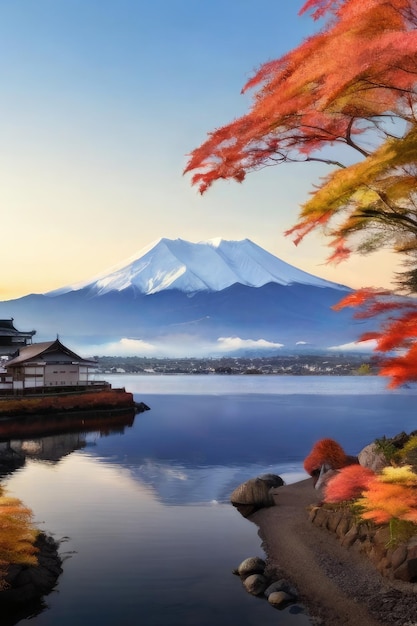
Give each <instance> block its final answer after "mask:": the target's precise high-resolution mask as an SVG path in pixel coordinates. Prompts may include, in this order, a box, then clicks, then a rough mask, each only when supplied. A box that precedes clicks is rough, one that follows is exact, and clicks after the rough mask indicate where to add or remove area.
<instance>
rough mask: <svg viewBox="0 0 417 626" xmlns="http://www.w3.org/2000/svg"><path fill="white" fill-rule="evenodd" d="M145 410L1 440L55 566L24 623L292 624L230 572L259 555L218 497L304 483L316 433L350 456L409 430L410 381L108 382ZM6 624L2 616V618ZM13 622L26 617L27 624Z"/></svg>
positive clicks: (294, 611) (246, 528)
mask: <svg viewBox="0 0 417 626" xmlns="http://www.w3.org/2000/svg"><path fill="white" fill-rule="evenodd" d="M107 379H108V380H109V381H110V382H111V383H112V384H113V386H114V387H120V386H124V387H126V389H127V390H128V391H132V392H133V393H134V394H135V399H136V400H137V401H138V402H139V401H143V402H145V403H146V404H148V405H149V406H150V407H151V410H150V411H146V412H145V413H140V414H138V415H136V417H135V418H134V420H129V419H127V420H125V423H123V420H122V422H120V423H118V424H114V425H108V426H106V425H105V424H102V425H96V424H95V425H94V428H89V427H88V425H87V424H86V425H85V427H83V428H79V429H78V432H72V433H65V434H55V435H50V436H47V437H43V438H35V437H29V438H27V439H25V440H13V441H11V442H10V445H11V446H12V447H13V448H14V449H16V450H18V451H19V454H20V455H21V458H22V463H21V466H20V467H18V468H16V469H15V470H14V471H13V472H12V473H9V474H8V475H6V476H5V477H4V478H3V484H4V485H5V486H6V487H7V489H8V491H9V493H10V495H14V496H16V497H18V498H20V499H21V500H23V502H24V503H25V504H26V505H27V506H29V507H30V508H31V509H32V510H33V512H34V521H35V523H36V525H37V526H38V527H40V528H41V529H42V530H44V531H46V532H48V533H50V534H52V535H53V536H54V537H55V538H56V539H57V540H60V541H61V540H62V543H61V548H60V551H61V554H62V556H63V557H64V563H63V573H62V575H61V576H60V578H59V580H58V584H57V587H56V590H55V591H54V592H52V593H51V594H50V595H48V596H47V597H46V599H45V601H46V605H47V606H45V608H44V610H43V611H42V612H40V613H39V614H38V615H36V616H35V617H33V618H32V619H30V624H31V625H32V626H57V625H58V624H59V626H70V625H71V626H73V625H74V624H77V626H79V625H82V626H84V625H85V626H87V625H88V626H90V625H91V624H94V625H95V624H98V625H100V626H137V625H138V624H141V626H186V625H195V626H209V625H210V626H212V625H213V624H214V623H215V624H216V625H217V626H226V625H227V626H230V625H231V624H239V626H249V625H254V626H255V625H257V626H259V625H260V624H262V626H269V625H274V626H284V625H285V626H291V625H294V626H302V625H304V624H309V623H310V621H309V619H308V617H307V616H306V615H305V614H303V612H302V608H301V607H299V606H295V607H289V608H287V609H285V610H284V611H277V610H275V609H273V608H272V607H270V606H269V605H268V603H267V602H266V601H264V600H262V599H259V598H255V597H252V596H250V595H249V594H247V593H246V592H245V591H244V590H243V588H242V586H241V583H240V580H239V578H238V577H236V576H233V574H232V570H233V569H234V568H235V567H236V566H237V565H238V564H239V563H240V562H241V561H242V560H243V559H245V558H247V557H248V556H264V555H263V552H262V548H261V542H260V539H259V537H258V535H257V527H256V526H255V525H254V524H252V523H251V522H250V521H248V520H246V519H244V518H242V517H241V516H240V514H239V513H238V512H237V511H236V510H235V509H234V508H233V507H232V506H231V505H230V503H229V496H230V493H231V492H232V491H233V489H234V488H235V487H236V486H237V485H239V484H240V483H241V482H243V481H245V480H247V479H248V478H252V477H255V476H257V475H259V474H262V473H265V472H273V473H277V474H280V475H281V476H282V477H283V478H284V480H285V481H286V482H294V481H297V480H301V479H304V478H305V477H306V474H305V473H304V470H303V467H302V462H303V459H304V457H305V456H306V455H307V454H308V452H309V451H310V449H311V447H312V445H313V443H314V442H315V441H317V439H320V438H322V437H332V438H334V439H336V440H337V441H339V442H340V443H341V444H342V446H343V447H344V448H345V450H346V451H347V452H348V453H353V454H354V453H357V452H359V450H360V449H361V448H362V447H364V446H365V445H367V444H368V443H370V442H371V441H373V440H374V439H375V438H376V437H380V436H382V435H386V436H392V435H394V434H396V433H398V432H400V431H401V430H405V431H407V432H410V431H411V430H414V429H416V428H417V420H416V418H415V414H416V411H415V406H416V398H417V387H414V386H411V387H410V388H407V389H399V390H395V391H388V390H387V389H386V381H384V380H383V379H381V378H378V377H314V376H311V377H291V376H288V377H276V376H146V375H143V376H142V375H132V376H127V375H117V376H107ZM10 623H12V622H10ZM15 623H20V624H26V623H27V624H29V618H24V619H21V620H20V621H19V622H15Z"/></svg>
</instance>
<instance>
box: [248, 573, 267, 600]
mask: <svg viewBox="0 0 417 626" xmlns="http://www.w3.org/2000/svg"><path fill="white" fill-rule="evenodd" d="M267 584H268V583H267V580H266V578H265V576H262V574H251V575H250V576H248V577H247V578H245V580H244V581H243V586H244V587H245V589H246V591H248V592H249V593H251V594H252V595H253V596H259V595H261V593H263V592H264V591H265V589H266V586H267Z"/></svg>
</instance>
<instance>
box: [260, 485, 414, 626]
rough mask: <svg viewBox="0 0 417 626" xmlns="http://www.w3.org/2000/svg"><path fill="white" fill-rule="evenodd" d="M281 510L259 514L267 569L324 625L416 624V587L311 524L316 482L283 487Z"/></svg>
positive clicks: (279, 501) (277, 492) (276, 494)
mask: <svg viewBox="0 0 417 626" xmlns="http://www.w3.org/2000/svg"><path fill="white" fill-rule="evenodd" d="M274 500H275V502H276V506H273V507H270V508H266V509H262V510H260V511H257V512H256V513H254V514H253V515H252V516H251V517H250V520H251V521H252V522H254V523H255V524H256V525H257V526H258V527H259V536H260V537H261V539H262V542H263V543H262V545H263V548H264V550H265V552H266V554H267V557H268V558H267V561H268V567H270V568H271V569H274V570H277V571H278V572H279V573H280V575H282V577H284V578H287V579H288V580H290V581H291V582H292V583H293V584H294V585H295V586H296V588H297V589H298V592H299V595H300V601H301V602H302V603H303V604H304V605H305V606H306V607H307V608H308V610H309V613H310V615H311V616H312V617H313V618H314V619H313V621H314V623H316V624H321V625H323V626H382V625H384V626H385V625H389V626H393V625H395V626H417V585H414V584H413V585H410V584H408V585H407V584H406V583H400V582H398V583H397V582H390V581H388V580H386V579H384V578H383V577H382V576H380V574H379V573H378V572H377V570H376V569H375V567H374V566H373V565H372V564H371V562H370V561H369V560H368V558H367V557H366V556H364V555H362V554H359V553H358V552H357V551H355V550H354V549H347V548H344V547H342V546H341V545H340V543H339V541H338V539H337V538H336V536H335V535H332V533H330V532H328V531H326V530H322V529H320V528H317V527H316V526H314V525H313V524H312V523H311V522H310V521H309V520H308V508H309V506H310V505H311V504H313V503H316V502H318V500H319V494H318V493H317V491H316V490H315V489H314V487H313V483H312V480H311V479H308V480H304V481H301V482H298V483H295V484H293V485H285V486H284V487H279V488H277V489H276V490H275V492H274Z"/></svg>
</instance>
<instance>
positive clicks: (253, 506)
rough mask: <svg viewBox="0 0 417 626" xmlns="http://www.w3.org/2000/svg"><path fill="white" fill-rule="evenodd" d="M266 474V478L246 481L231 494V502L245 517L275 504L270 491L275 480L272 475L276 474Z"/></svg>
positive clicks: (277, 477)
mask: <svg viewBox="0 0 417 626" xmlns="http://www.w3.org/2000/svg"><path fill="white" fill-rule="evenodd" d="M266 476H267V478H266V479H265V480H264V479H263V478H262V477H260V478H251V479H250V480H247V481H246V482H245V483H242V484H241V485H239V487H236V489H235V490H234V491H233V493H232V495H231V496H230V501H231V503H232V504H233V506H235V507H236V508H237V510H238V511H239V512H240V513H241V515H243V517H248V516H249V515H252V513H255V511H258V510H259V509H263V508H264V507H269V506H273V505H274V504H275V502H274V498H273V496H272V494H271V491H270V490H271V488H272V487H271V482H273V480H272V479H271V478H270V476H274V475H271V474H267V475H266ZM275 479H279V476H276V477H275ZM275 479H274V480H275ZM280 480H282V479H280ZM275 482H276V480H275Z"/></svg>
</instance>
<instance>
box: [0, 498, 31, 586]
mask: <svg viewBox="0 0 417 626" xmlns="http://www.w3.org/2000/svg"><path fill="white" fill-rule="evenodd" d="M31 520H32V512H31V511H30V509H28V508H26V507H25V506H24V505H23V504H22V502H21V501H20V500H18V499H17V498H12V497H9V496H6V495H5V493H4V490H3V488H2V487H0V590H1V589H2V588H4V586H5V581H4V578H5V576H6V574H7V568H8V566H9V565H10V564H12V563H13V564H14V563H16V564H25V565H37V562H38V561H37V557H36V553H37V548H36V547H35V546H34V543H35V541H36V538H37V536H38V531H37V530H36V529H35V528H34V527H33V526H32V523H31Z"/></svg>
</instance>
